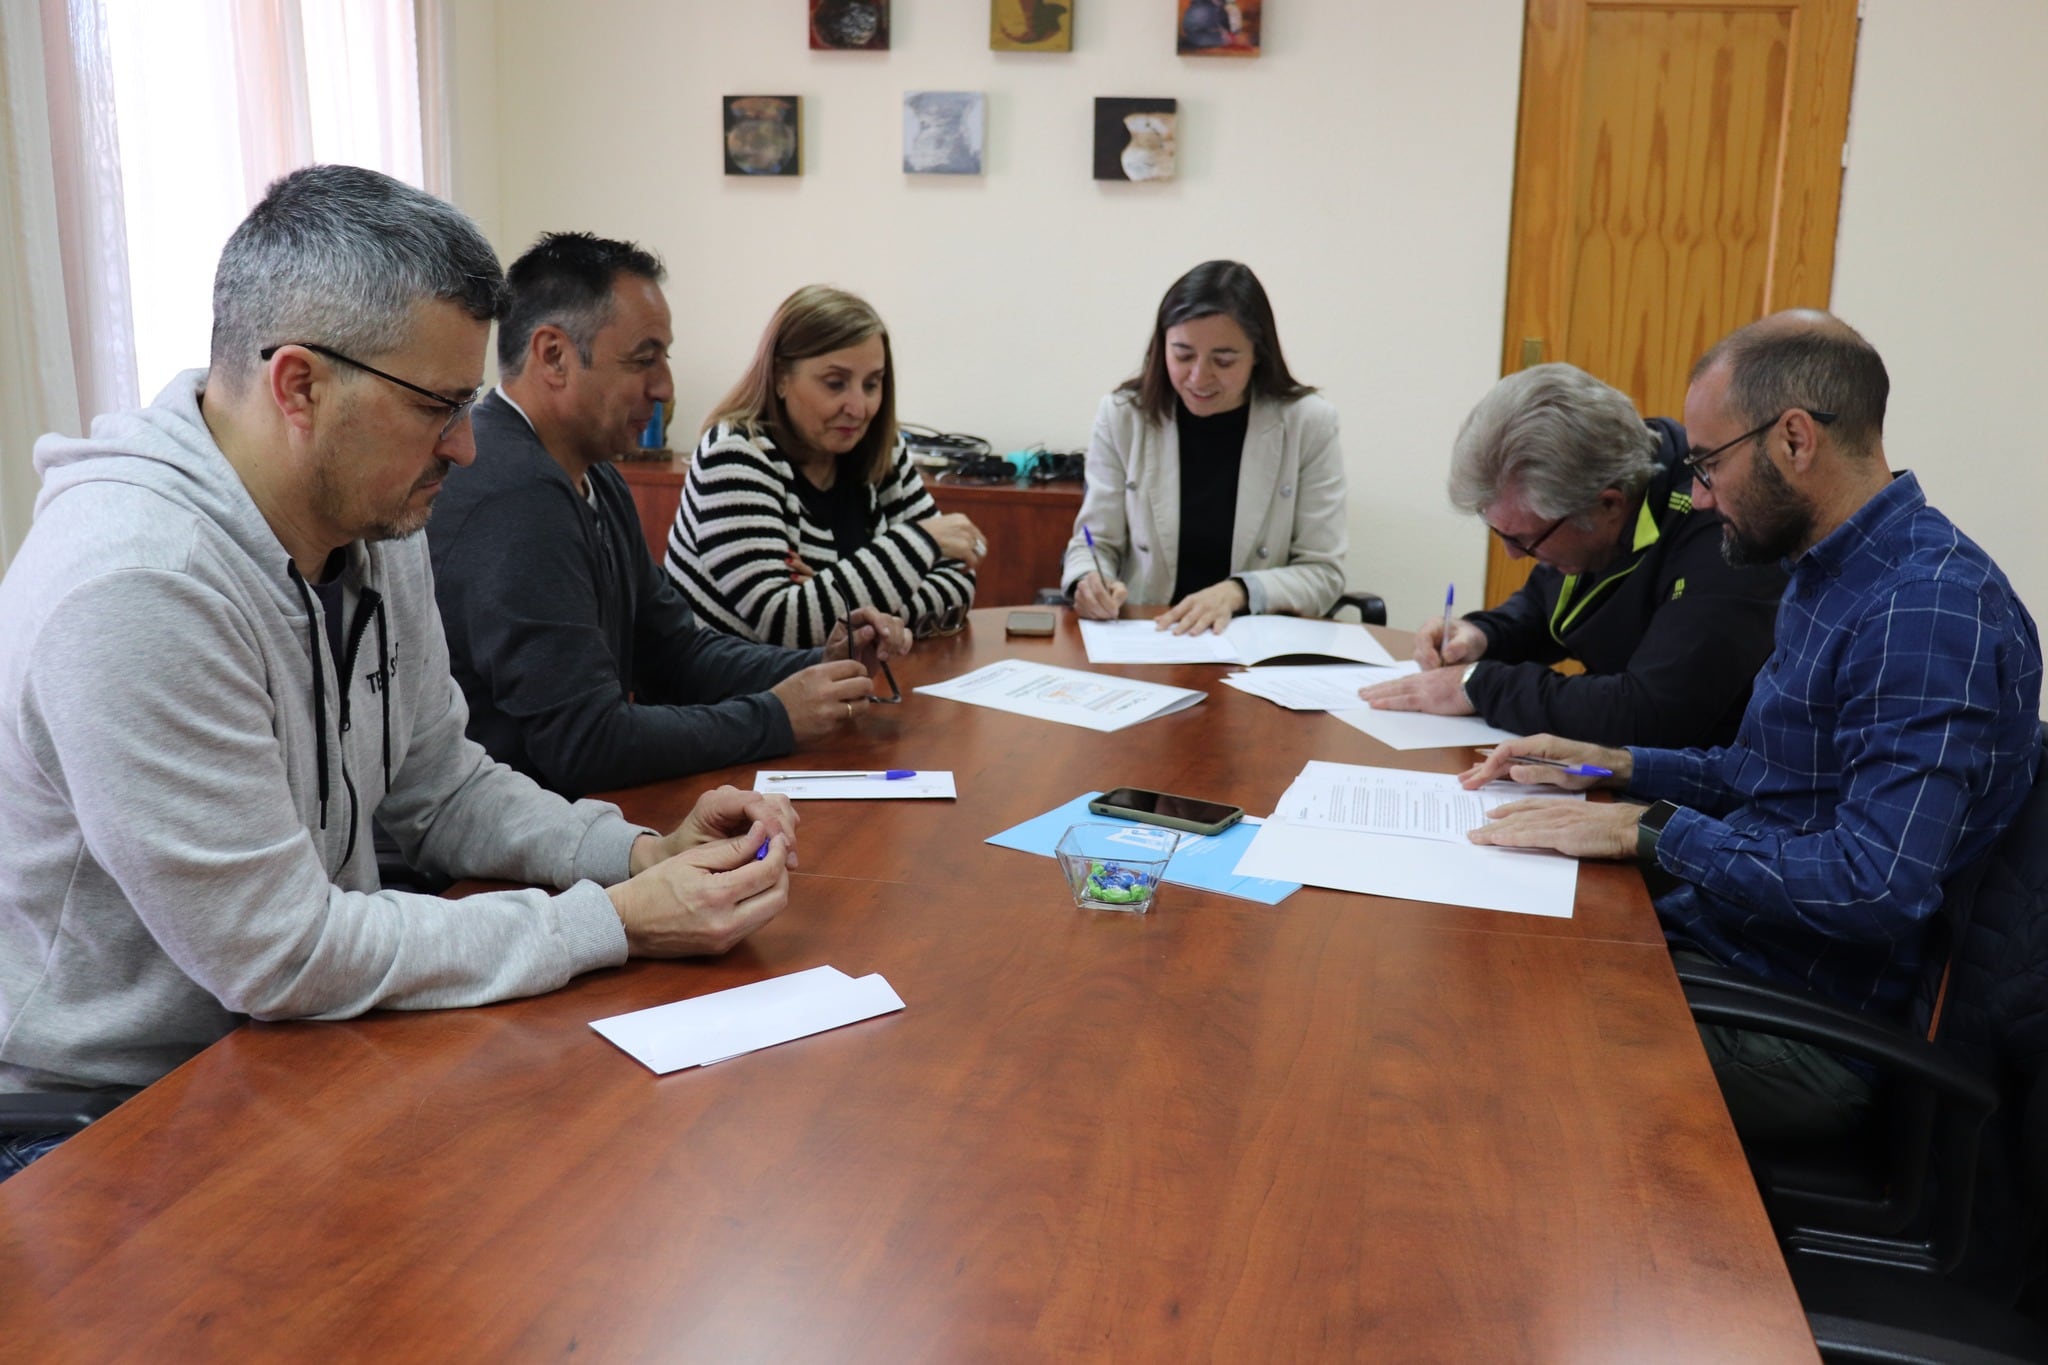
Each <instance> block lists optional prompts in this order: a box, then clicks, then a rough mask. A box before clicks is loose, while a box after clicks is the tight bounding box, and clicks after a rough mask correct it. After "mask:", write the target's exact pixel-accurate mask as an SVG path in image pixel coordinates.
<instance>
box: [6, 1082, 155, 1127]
mask: <svg viewBox="0 0 2048 1365" xmlns="http://www.w3.org/2000/svg"><path fill="white" fill-rule="evenodd" d="M135 1094H136V1092H135V1091H134V1090H66V1091H59V1092H52V1093H47V1094H28V1095H0V1136H6V1137H20V1136H22V1135H24V1134H31V1133H75V1132H77V1131H78V1130H79V1129H81V1128H83V1127H85V1126H86V1125H87V1124H89V1123H91V1122H92V1121H93V1120H94V1119H100V1118H105V1117H106V1116H107V1115H108V1114H110V1113H112V1112H113V1111H114V1109H115V1107H116V1106H118V1105H120V1104H121V1103H122V1101H124V1100H127V1099H130V1098H132V1097H133V1096H134V1095H135Z"/></svg>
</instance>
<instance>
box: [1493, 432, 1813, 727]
mask: <svg viewBox="0 0 2048 1365" xmlns="http://www.w3.org/2000/svg"><path fill="white" fill-rule="evenodd" d="M1646 425H1647V426H1648V427H1649V428H1650V430H1651V431H1653V432H1655V433H1656V435H1657V439H1658V446H1659V449H1658V452H1657V472H1656V474H1655V475H1653V476H1652V477H1651V479H1650V484H1649V487H1648V488H1646V489H1645V490H1644V492H1643V498H1642V501H1641V502H1640V503H1638V504H1637V507H1636V510H1635V512H1634V514H1633V515H1631V516H1630V518H1629V519H1628V520H1627V521H1626V522H1625V523H1624V525H1623V531H1622V536H1623V540H1622V547H1621V548H1622V554H1621V556H1620V558H1619V559H1617V560H1616V561H1615V562H1614V563H1613V564H1610V565H1609V566H1608V567H1607V568H1605V569H1604V570H1602V571H1601V572H1599V573H1594V574H1587V575H1584V576H1576V575H1575V576H1573V577H1569V578H1568V577H1566V576H1565V575H1563V574H1561V573H1559V572H1558V571H1557V570H1556V569H1553V568H1550V567H1549V566H1547V565H1538V566H1537V567H1536V570H1535V571H1534V572H1533V573H1531V574H1530V575H1529V581H1528V582H1527V583H1524V584H1523V585H1522V587H1521V590H1520V591H1518V592H1516V593H1515V595H1514V596H1513V597H1510V598H1509V599H1508V600H1507V601H1505V602H1503V603H1501V605H1500V606H1498V607H1496V608H1494V609H1493V610H1491V611H1481V612H1474V613H1472V614H1470V615H1468V616H1467V617H1466V618H1465V619H1466V620H1468V621H1470V622H1472V623H1473V624H1475V625H1477V626H1478V627H1479V628H1480V630H1482V631H1484V632H1485V633H1486V640H1487V646H1486V655H1485V657H1484V658H1483V659H1482V660H1481V661H1480V664H1479V667H1478V668H1477V669H1476V670H1474V672H1473V674H1472V677H1471V680H1470V681H1469V682H1467V683H1466V684H1465V693H1466V695H1467V696H1468V697H1470V698H1471V699H1472V704H1473V705H1474V706H1475V707H1477V708H1478V711H1479V714H1480V715H1481V716H1483V717H1484V718H1485V719H1486V721H1487V723H1488V724H1490V725H1497V726H1499V727H1501V728H1502V729H1504V730H1514V731H1517V732H1519V733H1522V734H1540V733H1549V734H1554V735H1563V736H1566V737H1567V738H1570V739H1581V740H1586V741H1589V742H1591V743H1594V744H1608V745H1626V744H1638V745H1646V746H1650V747H1654V748H1663V749H1682V748H1689V747H1693V746H1709V745H1715V744H1724V743H1727V742H1728V741H1729V740H1732V739H1733V738H1734V737H1735V729H1736V726H1737V725H1738V724H1739V723H1740V722H1741V720H1742V712H1743V708H1744V707H1745V706H1747V705H1748V704H1749V689H1750V684H1751V683H1752V682H1753V681H1754V680H1755V678H1756V671H1757V669H1758V668H1760V667H1762V666H1763V662H1764V660H1765V659H1767V658H1769V657H1770V653H1771V644H1772V639H1771V636H1772V627H1773V624H1774V623H1775V622H1776V620H1777V614H1778V599H1779V597H1780V596H1781V595H1782V594H1783V592H1784V589H1785V574H1784V571H1783V570H1782V569H1780V568H1779V567H1777V566H1776V565H1765V566H1762V567H1758V568H1748V569H1733V568H1730V567H1729V566H1728V564H1727V562H1726V561H1725V560H1723V559H1722V558H1721V519H1720V518H1719V517H1718V516H1716V515H1715V514H1714V513H1712V512H1696V511H1694V510H1693V506H1692V478H1691V476H1690V475H1689V474H1688V473H1687V472H1686V470H1685V468H1684V465H1683V463H1682V461H1683V460H1684V458H1685V452H1686V438H1685V428H1684V427H1682V426H1680V425H1679V424H1678V423H1676V422H1674V421H1671V420H1670V419H1668V418H1663V417H1653V418H1650V419H1649V420H1648V422H1647V423H1646ZM1568 658H1569V659H1576V660H1577V661H1578V662H1579V663H1580V664H1582V665H1584V666H1585V670H1586V671H1585V673H1584V674H1582V675H1577V676H1568V675H1566V674H1563V673H1559V672H1557V671H1556V670H1554V669H1552V668H1551V667H1550V665H1552V664H1554V663H1556V662H1558V661H1559V660H1561V659H1568Z"/></svg>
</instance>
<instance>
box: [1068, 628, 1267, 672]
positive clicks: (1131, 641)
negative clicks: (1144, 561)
mask: <svg viewBox="0 0 2048 1365" xmlns="http://www.w3.org/2000/svg"><path fill="white" fill-rule="evenodd" d="M1081 643H1082V644H1084V645H1086V646H1087V647H1088V662H1089V663H1091V664H1234V663H1238V662H1241V661H1240V660H1239V659H1238V657H1237V650H1236V649H1235V648H1233V647H1232V645H1231V643H1230V641H1229V640H1227V639H1225V638H1224V637H1223V636H1221V635H1212V634H1210V633H1208V632H1207V631H1204V632H1203V633H1202V634H1200V635H1175V634H1174V633H1173V632H1172V631H1170V630H1161V629H1159V628H1158V627H1157V626H1155V625H1153V624H1152V623H1151V622H1150V621H1083V622H1081Z"/></svg>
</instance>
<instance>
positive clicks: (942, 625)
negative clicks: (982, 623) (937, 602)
mask: <svg viewBox="0 0 2048 1365" xmlns="http://www.w3.org/2000/svg"><path fill="white" fill-rule="evenodd" d="M966 626H967V609H966V608H965V607H961V606H951V607H947V608H945V609H944V610H943V611H928V612H926V613H925V614H924V615H922V616H920V617H918V618H917V620H916V621H914V622H913V623H912V624H911V627H910V633H911V634H912V635H915V636H916V637H917V638H918V639H920V640H929V639H932V638H933V637H935V636H939V635H958V634H959V633H960V632H961V631H962V630H964V629H965V628H966Z"/></svg>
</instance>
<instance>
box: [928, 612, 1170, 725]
mask: <svg viewBox="0 0 2048 1365" xmlns="http://www.w3.org/2000/svg"><path fill="white" fill-rule="evenodd" d="M1147 629H1150V627H1149V626H1148V627H1147ZM917 690H918V691H920V692H923V693H926V694H928V695H930V696H934V697H947V698H950V699H951V700H953V701H964V702H966V703H967V704H968V705H970V706H987V707H991V708H993V709H994V710H997V711H1008V712H1010V713H1011V714H1013V715H1018V716H1033V717H1036V718H1037V719H1039V720H1056V721H1058V722H1059V723H1060V724H1062V725H1078V726H1080V727H1082V728H1083V729H1086V730H1100V731H1103V732H1104V733H1108V732H1109V731H1112V730H1121V729H1123V728H1124V727H1126V726H1130V725H1136V724H1137V723H1138V722H1139V721H1141V720H1151V719H1152V718H1153V717H1154V716H1167V715H1172V714H1173V713H1174V712H1175V711H1183V710H1186V709H1187V708H1188V707H1190V706H1193V705H1194V704H1195V703H1196V702H1199V701H1201V700H1203V699H1204V697H1205V696H1206V695H1207V694H1206V693H1202V692H1196V691H1193V690H1191V689H1189V688H1185V687H1163V686H1161V685H1160V684H1158V683H1148V682H1138V681H1137V680H1135V679H1132V678H1111V677H1106V676H1104V675H1103V674H1100V673H1084V672H1082V671H1081V670H1079V669H1074V668H1056V667H1054V666H1053V665H1051V664H1034V663H1026V662H1025V661H1024V660H1022V659H999V660H997V661H996V662H995V663H992V664H990V665H988V667H986V668H977V669H975V670H974V671H973V672H972V673H966V674H963V675H961V676H960V677H957V678H953V679H950V680H948V681H946V682H942V683H933V684H931V685H930V686H928V687H920V688H918V689H917Z"/></svg>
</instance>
